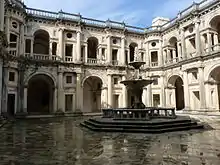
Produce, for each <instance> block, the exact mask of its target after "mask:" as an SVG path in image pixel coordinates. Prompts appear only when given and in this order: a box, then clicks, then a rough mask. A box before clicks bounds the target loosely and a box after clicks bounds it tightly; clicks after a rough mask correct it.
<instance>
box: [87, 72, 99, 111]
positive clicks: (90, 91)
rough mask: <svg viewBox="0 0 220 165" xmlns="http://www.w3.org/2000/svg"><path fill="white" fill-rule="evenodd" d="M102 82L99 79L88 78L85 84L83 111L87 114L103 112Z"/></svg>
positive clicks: (94, 77)
mask: <svg viewBox="0 0 220 165" xmlns="http://www.w3.org/2000/svg"><path fill="white" fill-rule="evenodd" d="M101 92H102V80H101V79H100V78H99V77H96V76H91V77H88V78H87V79H86V80H85V81H84V84H83V97H84V98H83V110H84V111H85V112H100V111H101Z"/></svg>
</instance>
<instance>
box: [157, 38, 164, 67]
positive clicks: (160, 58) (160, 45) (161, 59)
mask: <svg viewBox="0 0 220 165" xmlns="http://www.w3.org/2000/svg"><path fill="white" fill-rule="evenodd" d="M162 65H163V50H162V40H159V51H158V66H162Z"/></svg>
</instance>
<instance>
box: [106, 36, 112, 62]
mask: <svg viewBox="0 0 220 165" xmlns="http://www.w3.org/2000/svg"><path fill="white" fill-rule="evenodd" d="M111 62H112V53H111V36H110V35H108V36H107V63H108V64H111Z"/></svg>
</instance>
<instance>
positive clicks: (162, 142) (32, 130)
mask: <svg viewBox="0 0 220 165" xmlns="http://www.w3.org/2000/svg"><path fill="white" fill-rule="evenodd" d="M197 118H199V119H201V120H204V121H208V122H210V123H211V124H213V125H215V129H213V130H208V131H203V132H201V131H194V130H193V131H181V132H172V133H165V134H159V135H151V134H126V133H97V132H93V131H89V130H87V129H83V128H82V127H80V126H79V124H80V123H81V122H82V120H84V119H80V118H60V119H59V118H51V119H31V120H30V119H29V120H17V121H15V122H13V123H11V124H7V125H5V126H4V127H2V128H0V135H1V136H0V157H1V158H0V164H1V165H8V164H14V165H20V164H22V165H55V164H56V165H73V164H75V165H119V164H120V165H158V164H163V165H201V164H206V165H219V164H220V129H219V128H220V119H216V118H217V117H216V118H210V117H205V116H197Z"/></svg>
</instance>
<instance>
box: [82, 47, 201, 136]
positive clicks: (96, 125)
mask: <svg viewBox="0 0 220 165" xmlns="http://www.w3.org/2000/svg"><path fill="white" fill-rule="evenodd" d="M144 64H145V62H143V61H141V60H140V58H139V53H138V50H137V48H136V49H135V60H134V62H131V63H129V65H130V66H132V67H133V68H134V75H133V76H132V77H131V78H128V79H127V80H124V81H121V83H122V84H124V85H125V86H126V87H127V89H128V90H130V91H131V92H132V94H134V97H135V99H134V104H133V105H132V107H125V108H117V109H113V108H108V109H102V112H103V114H102V117H95V118H90V119H88V120H85V121H84V122H82V123H81V124H80V125H81V126H83V127H86V128H88V129H90V130H93V131H101V132H132V133H162V132H171V131H181V130H190V129H201V128H204V126H203V125H202V124H198V123H197V121H195V120H193V119H191V118H189V117H183V116H181V117H180V116H177V115H176V114H175V108H165V107H146V106H145V105H144V104H143V102H142V93H143V88H144V87H145V86H147V85H149V84H151V83H153V80H151V79H142V77H141V76H140V68H141V66H142V65H144Z"/></svg>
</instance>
